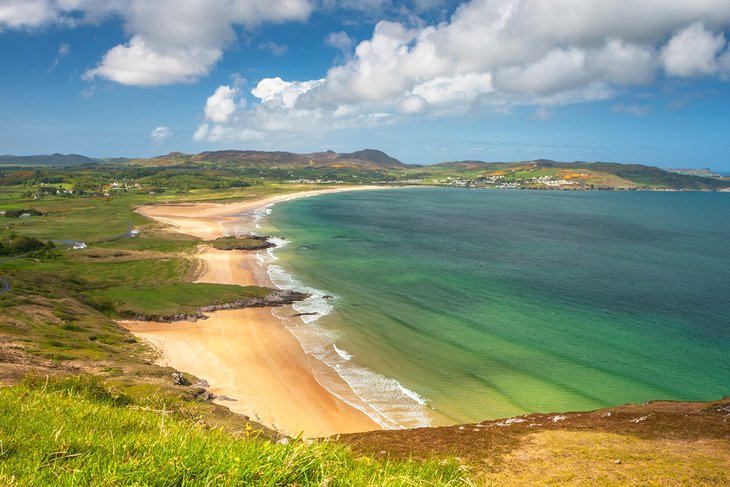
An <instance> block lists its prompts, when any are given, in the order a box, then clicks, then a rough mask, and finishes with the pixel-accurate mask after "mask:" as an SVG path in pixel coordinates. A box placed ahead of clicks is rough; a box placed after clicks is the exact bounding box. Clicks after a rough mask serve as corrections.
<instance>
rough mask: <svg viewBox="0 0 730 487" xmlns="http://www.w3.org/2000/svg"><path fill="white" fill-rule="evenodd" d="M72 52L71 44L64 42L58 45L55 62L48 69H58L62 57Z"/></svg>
mask: <svg viewBox="0 0 730 487" xmlns="http://www.w3.org/2000/svg"><path fill="white" fill-rule="evenodd" d="M70 52H71V46H70V45H69V44H67V43H65V42H62V43H61V44H60V45H59V46H58V52H57V53H56V57H55V58H54V59H53V63H52V64H51V66H50V67H49V68H48V71H49V72H51V71H53V70H54V69H56V66H58V63H60V62H61V59H63V58H65V57H66V56H68V55H69V53H70Z"/></svg>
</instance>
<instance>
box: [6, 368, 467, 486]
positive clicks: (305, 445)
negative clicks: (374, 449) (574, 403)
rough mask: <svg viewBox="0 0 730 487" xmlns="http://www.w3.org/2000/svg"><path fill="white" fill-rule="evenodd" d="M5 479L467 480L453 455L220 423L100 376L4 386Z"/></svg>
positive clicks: (10, 482) (29, 482)
mask: <svg viewBox="0 0 730 487" xmlns="http://www.w3.org/2000/svg"><path fill="white" fill-rule="evenodd" d="M0 484H2V485H7V486H15V485H17V486H36V485H58V486H62V485H69V486H70V485H148V486H157V485H159V486H163V485H164V486H168V485H201V486H202V485H257V486H261V485H271V486H274V485H300V486H307V485H314V486H319V485H330V486H337V485H341V486H355V485H362V486H367V485H393V486H399V485H402V486H411V485H464V484H466V481H465V474H464V471H463V470H462V469H460V468H459V466H458V464H457V463H456V462H454V461H436V460H431V461H426V462H421V461H408V460H376V459H374V458H373V457H372V456H367V455H366V456H363V455H354V454H353V453H352V452H351V451H350V450H349V449H348V448H346V447H344V446H343V445H339V444H336V443H331V442H302V441H298V440H292V441H288V442H286V443H276V442H272V441H269V440H265V439H258V438H256V437H255V435H254V434H252V432H251V430H250V429H244V430H242V431H239V432H237V433H230V432H226V431H224V430H222V429H219V428H218V429H216V428H214V429H211V428H210V427H209V426H208V425H206V424H205V422H204V420H203V417H202V416H201V414H200V412H199V410H198V408H196V407H195V405H191V404H184V403H172V404H171V403H170V402H167V398H165V397H164V396H146V397H141V398H139V397H137V398H135V397H133V396H132V395H129V394H126V393H124V392H121V391H119V390H118V389H115V388H113V387H109V386H106V385H104V384H102V383H101V382H100V381H99V380H98V379H94V378H91V377H88V376H80V377H74V378H66V379H54V380H45V379H40V378H33V379H26V380H25V381H24V382H23V383H22V384H20V385H17V386H13V387H4V388H0Z"/></svg>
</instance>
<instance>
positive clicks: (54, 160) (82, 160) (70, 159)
mask: <svg viewBox="0 0 730 487" xmlns="http://www.w3.org/2000/svg"><path fill="white" fill-rule="evenodd" d="M98 162H99V161H98V160H97V159H92V158H90V157H86V156H82V155H79V154H50V155H39V156H12V155H5V156H0V164H2V165H13V166H78V165H83V164H96V163H98Z"/></svg>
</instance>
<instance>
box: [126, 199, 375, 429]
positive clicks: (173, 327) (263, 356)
mask: <svg viewBox="0 0 730 487" xmlns="http://www.w3.org/2000/svg"><path fill="white" fill-rule="evenodd" d="M357 189H360V190H362V189H373V188H372V187H356V188H337V189H333V190H329V191H334V192H339V191H347V190H357ZM329 191H328V190H317V191H307V192H301V193H292V194H285V195H277V196H273V197H269V198H265V199H261V200H257V201H244V202H240V203H232V204H226V205H222V204H210V203H204V204H200V205H166V206H143V207H139V208H138V209H137V211H138V212H139V213H141V214H143V215H145V216H148V217H150V218H153V219H155V220H158V221H160V222H164V223H167V224H170V225H172V226H173V227H174V228H175V229H176V230H177V231H179V232H182V233H186V234H189V235H193V236H196V237H200V238H202V239H205V240H210V239H214V238H217V237H220V236H223V235H228V234H230V233H232V231H233V229H234V228H241V224H242V222H243V224H244V225H245V224H250V223H251V222H250V221H249V222H246V221H245V219H246V216H245V215H243V216H241V215H238V214H240V213H244V212H252V211H253V210H255V209H257V208H261V207H263V206H266V205H270V204H273V203H276V202H280V201H286V200H289V199H292V198H296V197H305V196H311V195H316V194H322V193H325V192H329ZM197 257H198V258H200V259H201V260H202V261H203V262H204V270H203V272H202V273H201V276H200V277H199V278H198V281H197V282H209V283H221V284H238V285H243V286H245V285H262V286H270V285H271V283H270V282H269V280H268V276H267V275H266V271H265V269H264V268H263V267H262V266H261V265H260V264H259V263H258V262H257V261H256V258H255V253H253V252H239V251H223V250H217V249H214V248H212V247H210V246H207V245H201V247H200V251H199V253H198V254H197ZM289 310H290V311H291V314H294V311H293V310H291V308H289ZM208 316H209V318H208V319H207V320H201V321H197V322H177V323H172V324H168V323H152V322H138V321H124V322H121V325H122V326H124V327H125V328H127V329H128V330H130V331H131V332H133V333H134V334H135V335H137V336H138V337H140V338H142V339H144V340H146V341H147V342H149V343H150V344H152V345H153V346H154V347H155V348H156V349H157V350H158V351H159V352H160V358H159V362H160V363H161V364H164V365H169V366H171V367H174V368H175V369H178V370H181V371H184V372H188V373H191V374H193V375H195V376H197V377H199V378H201V379H205V380H206V381H208V383H209V384H210V387H209V388H208V389H209V390H210V391H211V392H213V393H215V394H217V395H225V396H228V397H230V398H234V399H236V401H218V400H217V401H216V402H217V403H218V404H222V405H224V406H226V407H228V408H230V409H231V410H232V411H234V412H237V413H241V414H245V415H246V416H249V417H250V418H252V419H255V420H257V421H259V422H261V423H262V424H264V425H267V426H270V427H274V428H276V429H277V430H279V431H281V432H283V433H286V434H289V435H297V434H299V433H302V435H303V436H304V437H317V436H329V435H334V434H338V433H350V432H358V431H369V430H375V429H380V426H379V425H378V424H377V423H375V422H374V421H373V420H372V419H371V418H370V417H368V416H367V415H366V414H365V413H363V412H362V411H360V410H358V409H356V408H354V407H352V406H350V405H348V404H347V403H345V402H344V401H342V400H341V399H339V398H337V397H336V396H334V395H332V394H331V393H330V392H329V391H327V390H326V389H325V388H324V387H322V385H320V384H319V382H317V380H316V378H315V376H314V374H313V372H312V369H313V368H316V369H317V370H321V369H323V364H321V363H318V361H317V360H316V359H315V358H313V357H311V356H308V355H307V354H305V353H304V350H302V347H301V345H300V344H299V342H298V341H297V340H296V338H295V337H294V336H293V335H292V334H291V333H290V332H289V331H288V330H287V329H286V328H285V327H284V324H283V322H282V321H281V320H280V319H278V318H276V317H275V316H274V315H273V314H272V312H271V309H270V308H256V309H242V310H227V311H217V312H214V313H210V314H208ZM343 386H344V381H343Z"/></svg>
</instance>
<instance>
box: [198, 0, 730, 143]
mask: <svg viewBox="0 0 730 487" xmlns="http://www.w3.org/2000/svg"><path fill="white" fill-rule="evenodd" d="M386 4H389V3H388V2H379V1H377V0H373V2H369V3H368V5H369V7H368V8H373V9H377V8H383V7H386V6H387V5H386ZM353 8H354V7H353ZM413 25H414V24H413V23H405V22H404V23H399V22H388V21H383V22H379V23H378V24H377V25H376V27H375V28H374V31H373V34H372V36H371V37H370V38H369V39H366V40H364V41H362V42H360V43H359V44H358V45H357V46H356V47H355V49H354V52H353V51H352V50H351V48H350V43H351V38H350V37H349V36H348V35H347V34H346V33H344V32H338V33H333V34H330V35H329V36H328V37H327V39H326V41H325V43H326V44H327V45H330V46H332V47H336V48H338V49H341V50H343V51H346V52H348V53H349V55H346V56H345V57H344V59H341V60H340V61H339V62H338V63H337V64H335V65H334V66H332V67H331V68H330V69H329V70H328V71H327V73H326V76H325V77H324V78H322V79H317V80H309V81H307V80H299V81H289V80H283V79H281V78H279V77H270V78H265V79H262V80H260V81H259V83H258V84H257V86H256V88H254V89H253V90H252V91H251V94H252V95H253V96H254V97H256V98H257V101H256V103H254V104H253V105H251V106H250V107H249V108H247V109H238V110H237V112H236V115H235V116H234V117H233V118H235V122H231V123H226V124H220V125H221V127H220V128H221V130H219V131H218V132H217V134H219V136H225V134H233V135H235V134H237V133H240V132H242V131H245V130H252V129H255V130H258V131H264V132H266V133H269V134H270V135H271V134H273V135H287V136H289V135H291V134H296V133H307V134H309V133H313V132H317V131H324V130H332V129H339V128H346V127H357V126H363V125H372V124H377V123H394V122H398V121H401V120H407V119H409V118H411V117H423V116H429V117H438V116H448V115H451V114H458V113H466V112H479V111H497V112H501V113H504V112H509V111H510V109H511V107H514V106H520V105H528V106H536V107H539V108H537V111H536V112H535V118H538V119H544V118H545V117H547V116H549V113H550V111H549V107H555V106H559V105H567V104H574V103H582V102H586V101H593V100H606V99H610V98H612V97H615V96H616V95H617V94H620V93H621V92H622V91H624V90H626V89H627V88H630V87H634V86H646V85H650V84H651V83H653V82H654V81H655V80H656V79H657V78H656V75H657V72H658V71H659V70H661V69H665V70H666V71H667V73H669V74H671V75H676V76H699V75H719V76H724V77H730V51H727V50H725V49H726V48H725V47H724V46H725V38H724V36H723V32H724V30H723V29H727V28H728V26H730V2H728V1H727V0H694V1H692V2H677V1H675V0H642V1H641V2H636V1H633V0H472V1H470V2H466V3H464V4H462V5H461V6H460V7H459V8H458V9H457V10H456V11H455V12H454V14H453V15H452V17H451V18H450V19H449V20H448V21H445V22H441V23H439V24H436V25H430V26H428V25H420V26H419V27H415V28H414V27H413ZM415 25H418V24H415ZM690 52H694V53H696V54H695V55H688V54H687V53H690ZM616 110H617V111H620V112H623V113H629V114H632V115H637V116H643V115H647V114H648V113H649V109H648V108H647V107H644V106H640V105H620V106H619V105H617V106H616ZM208 122H210V123H212V125H211V126H212V127H214V126H215V125H216V124H215V123H213V122H212V121H211V120H208ZM223 129H225V130H223ZM210 130H212V129H210Z"/></svg>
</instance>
